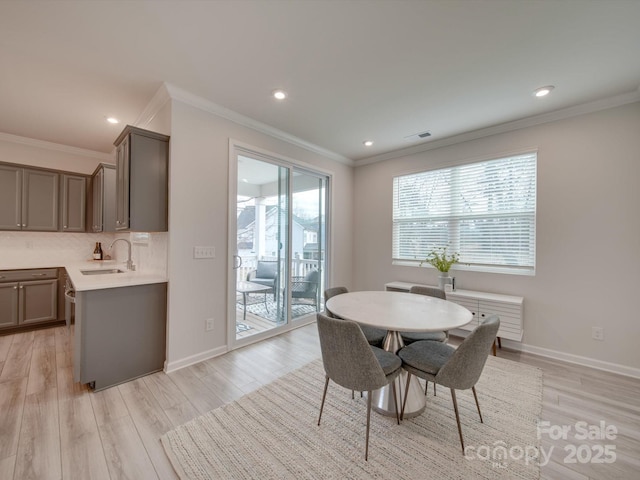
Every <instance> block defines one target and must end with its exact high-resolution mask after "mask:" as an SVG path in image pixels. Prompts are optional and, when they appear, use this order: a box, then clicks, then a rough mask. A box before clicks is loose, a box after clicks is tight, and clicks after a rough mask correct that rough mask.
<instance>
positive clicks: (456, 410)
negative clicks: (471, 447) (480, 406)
mask: <svg viewBox="0 0 640 480" xmlns="http://www.w3.org/2000/svg"><path fill="white" fill-rule="evenodd" d="M451 399H452V400H453V410H454V411H455V412H456V422H458V435H460V445H462V454H463V455H464V440H463V439H462V426H461V425H460V413H459V412H458V402H457V401H456V391H455V390H454V389H453V388H452V389H451Z"/></svg>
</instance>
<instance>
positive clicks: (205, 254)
mask: <svg viewBox="0 0 640 480" xmlns="http://www.w3.org/2000/svg"><path fill="white" fill-rule="evenodd" d="M215 257H216V247H193V258H215Z"/></svg>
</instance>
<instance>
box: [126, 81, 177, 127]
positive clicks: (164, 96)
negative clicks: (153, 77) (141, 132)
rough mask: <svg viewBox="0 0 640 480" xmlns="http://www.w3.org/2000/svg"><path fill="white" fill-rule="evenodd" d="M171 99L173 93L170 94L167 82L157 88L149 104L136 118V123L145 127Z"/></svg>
mask: <svg viewBox="0 0 640 480" xmlns="http://www.w3.org/2000/svg"><path fill="white" fill-rule="evenodd" d="M169 100H171V95H170V94H169V90H167V86H166V84H165V83H163V84H162V85H160V87H159V88H158V90H156V93H155V94H154V95H153V98H152V99H151V100H150V101H149V103H147V106H146V107H144V110H143V111H142V113H140V115H139V116H138V118H137V119H136V123H135V125H136V126H137V127H140V128H144V127H146V126H147V125H149V124H150V123H151V122H152V121H153V119H154V118H155V116H156V115H157V114H158V112H159V111H160V110H161V109H162V107H164V106H165V104H166V103H167V102H168V101H169Z"/></svg>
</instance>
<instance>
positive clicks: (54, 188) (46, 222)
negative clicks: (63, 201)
mask: <svg viewBox="0 0 640 480" xmlns="http://www.w3.org/2000/svg"><path fill="white" fill-rule="evenodd" d="M58 178H59V175H58V173H56V172H52V171H48V170H31V169H29V168H25V169H24V170H23V172H22V230H29V231H39V232H42V231H52V232H55V231H57V230H58V182H59V180H58Z"/></svg>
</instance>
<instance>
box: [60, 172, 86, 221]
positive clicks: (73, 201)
mask: <svg viewBox="0 0 640 480" xmlns="http://www.w3.org/2000/svg"><path fill="white" fill-rule="evenodd" d="M61 181H62V201H61V207H62V215H61V216H62V231H63V232H84V231H86V228H85V225H86V205H87V177H86V176H84V175H70V174H67V173H65V174H63V175H62V177H61Z"/></svg>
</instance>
